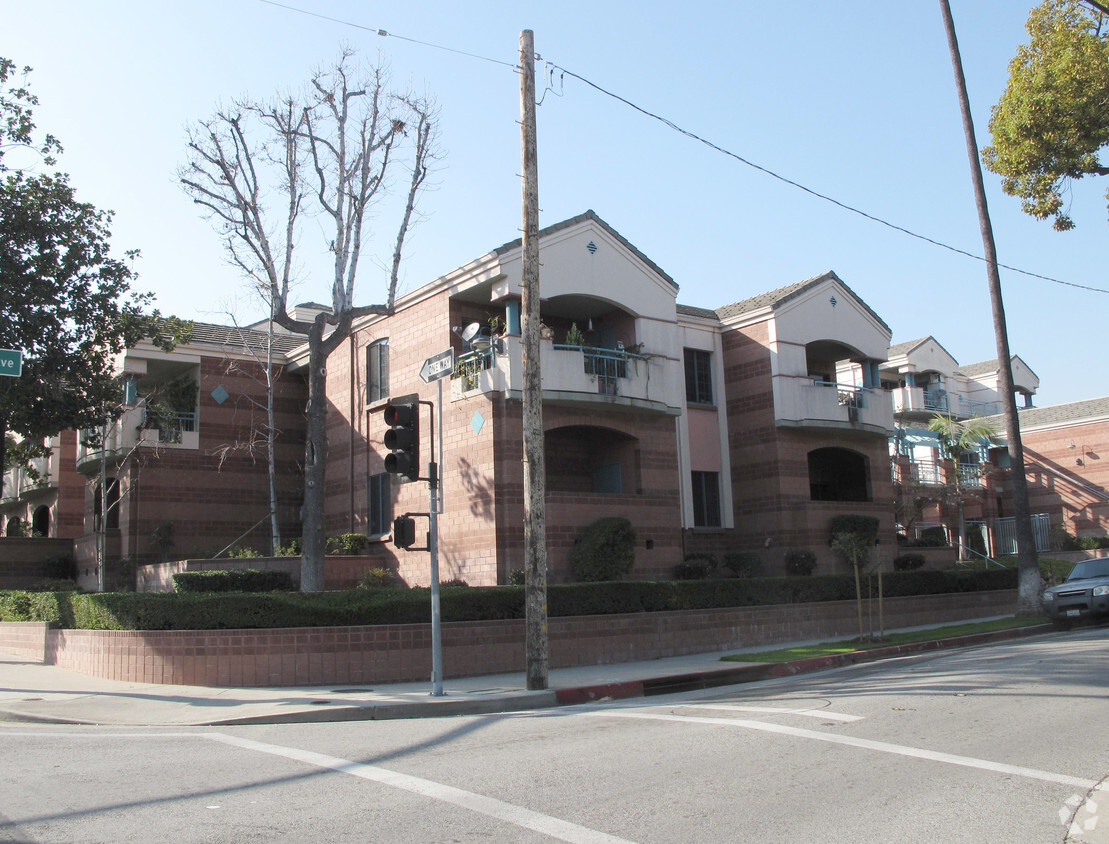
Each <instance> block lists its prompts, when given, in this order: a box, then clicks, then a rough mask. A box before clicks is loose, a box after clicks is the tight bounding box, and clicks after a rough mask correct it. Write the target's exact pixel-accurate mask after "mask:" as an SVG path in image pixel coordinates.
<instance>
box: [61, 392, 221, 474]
mask: <svg viewBox="0 0 1109 844" xmlns="http://www.w3.org/2000/svg"><path fill="white" fill-rule="evenodd" d="M199 447H200V434H199V433H198V431H197V421H196V414H195V413H177V414H172V415H170V416H166V417H158V418H155V417H154V416H153V415H151V414H148V412H147V410H146V408H144V407H142V406H136V407H130V408H128V409H127V410H125V411H124V413H123V416H121V417H120V418H119V419H117V420H116V421H115V422H113V423H112V424H111V425H109V426H108V427H107V429H102V428H91V429H86V430H84V431H81V433H80V435H79V436H78V437H77V471H78V472H80V473H82V474H85V475H88V474H92V473H94V472H97V471H99V470H100V465H101V463H103V462H105V461H106V462H107V463H108V465H117V464H119V463H122V462H123V461H124V460H126V459H127V458H128V457H129V456H130V455H131V454H132V453H133V452H134V451H135V450H136V449H138V448H178V449H197V448H199Z"/></svg>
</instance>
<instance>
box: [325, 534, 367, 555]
mask: <svg viewBox="0 0 1109 844" xmlns="http://www.w3.org/2000/svg"><path fill="white" fill-rule="evenodd" d="M369 544H370V540H369V538H368V537H366V536H363V535H362V534H360V533H341V534H339V535H338V536H329V537H328V538H327V553H328V554H339V555H341V556H344V557H357V556H358V555H359V554H362V553H363V552H365V550H366V546H367V545H369Z"/></svg>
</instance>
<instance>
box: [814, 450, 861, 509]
mask: <svg viewBox="0 0 1109 844" xmlns="http://www.w3.org/2000/svg"><path fill="white" fill-rule="evenodd" d="M867 477H868V473H867V461H866V458H865V457H863V456H862V455H861V454H858V453H857V452H854V451H849V450H848V449H846V448H818V449H816V450H815V451H810V452H809V497H810V498H811V499H812V500H813V501H870V489H869V484H868V483H867Z"/></svg>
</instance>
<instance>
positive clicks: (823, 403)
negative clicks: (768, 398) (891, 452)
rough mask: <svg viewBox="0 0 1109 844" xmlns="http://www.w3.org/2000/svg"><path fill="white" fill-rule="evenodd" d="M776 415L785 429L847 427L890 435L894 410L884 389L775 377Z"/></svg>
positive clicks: (808, 379) (794, 377) (810, 378)
mask: <svg viewBox="0 0 1109 844" xmlns="http://www.w3.org/2000/svg"><path fill="white" fill-rule="evenodd" d="M773 382H774V408H775V411H774V416H775V421H776V422H777V424H778V425H781V426H784V427H827V426H831V427H843V428H852V429H860V430H864V431H867V432H870V433H881V434H886V435H888V434H889V433H890V432H891V431H893V407H892V405H891V404H890V402H889V399H888V398H887V397H886V395H885V391H883V390H874V389H871V388H868V387H859V386H856V385H854V384H838V383H835V382H832V381H824V380H821V379H817V378H812V377H811V376H796V375H775V376H774V379H773Z"/></svg>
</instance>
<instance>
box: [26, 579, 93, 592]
mask: <svg viewBox="0 0 1109 844" xmlns="http://www.w3.org/2000/svg"><path fill="white" fill-rule="evenodd" d="M80 589H81V587H80V586H78V585H77V582H76V581H74V580H73V579H72V578H68V577H66V578H62V577H47V578H44V579H43V580H40V581H38V582H37V583H33V584H31V585H30V586H28V587H27V591H28V592H78V591H80Z"/></svg>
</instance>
